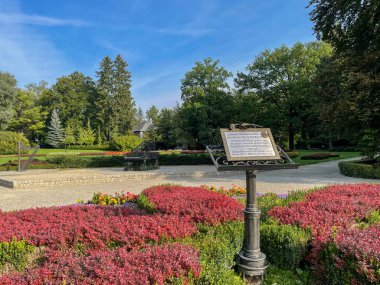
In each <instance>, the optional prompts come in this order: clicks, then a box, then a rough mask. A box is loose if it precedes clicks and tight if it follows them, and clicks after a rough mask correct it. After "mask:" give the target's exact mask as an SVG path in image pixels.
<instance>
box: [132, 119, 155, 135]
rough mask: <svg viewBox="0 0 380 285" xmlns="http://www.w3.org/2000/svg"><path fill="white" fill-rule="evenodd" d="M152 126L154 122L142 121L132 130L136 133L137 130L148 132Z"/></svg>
mask: <svg viewBox="0 0 380 285" xmlns="http://www.w3.org/2000/svg"><path fill="white" fill-rule="evenodd" d="M151 127H153V123H152V122H151V121H145V122H142V123H141V124H139V125H137V126H136V127H134V128H133V129H132V131H133V132H134V133H137V132H146V131H147V130H149V129H150V128H151Z"/></svg>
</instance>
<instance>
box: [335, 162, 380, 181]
mask: <svg viewBox="0 0 380 285" xmlns="http://www.w3.org/2000/svg"><path fill="white" fill-rule="evenodd" d="M365 162H366V161H341V162H339V163H338V167H339V170H340V173H341V174H343V175H345V176H350V177H360V178H369V179H380V167H376V164H373V165H371V164H366V163H365Z"/></svg>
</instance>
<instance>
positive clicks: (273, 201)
mask: <svg viewBox="0 0 380 285" xmlns="http://www.w3.org/2000/svg"><path fill="white" fill-rule="evenodd" d="M257 203H258V206H259V208H260V211H261V215H260V220H261V221H265V220H267V219H268V218H269V216H268V214H267V213H268V211H269V210H271V209H272V208H273V207H275V206H282V204H283V200H282V199H281V198H280V197H278V195H276V194H274V193H267V194H265V195H263V196H259V197H258V198H257Z"/></svg>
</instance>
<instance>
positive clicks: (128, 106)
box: [111, 55, 136, 134]
mask: <svg viewBox="0 0 380 285" xmlns="http://www.w3.org/2000/svg"><path fill="white" fill-rule="evenodd" d="M127 67H128V64H127V63H126V61H125V60H124V59H123V58H122V57H121V55H117V56H116V58H115V60H114V62H113V87H114V88H113V94H112V97H111V99H112V100H111V108H112V119H111V122H112V125H113V126H114V129H115V130H116V131H118V132H120V133H122V134H126V133H127V132H129V131H130V130H131V129H132V127H133V125H134V124H135V120H134V119H135V116H136V108H135V102H134V99H133V97H132V93H131V73H130V72H129V71H128V69H127Z"/></svg>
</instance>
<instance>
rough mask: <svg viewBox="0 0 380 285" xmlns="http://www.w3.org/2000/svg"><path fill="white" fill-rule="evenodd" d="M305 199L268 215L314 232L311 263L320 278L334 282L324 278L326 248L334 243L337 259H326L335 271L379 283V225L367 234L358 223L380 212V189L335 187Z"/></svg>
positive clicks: (362, 186) (276, 209) (275, 209)
mask: <svg viewBox="0 0 380 285" xmlns="http://www.w3.org/2000/svg"><path fill="white" fill-rule="evenodd" d="M304 199H305V200H304V201H300V202H295V203H290V205H289V207H274V208H273V209H272V210H270V211H269V215H270V216H272V217H274V218H276V219H278V220H279V221H280V223H282V224H291V225H296V226H299V227H301V228H304V229H306V228H310V229H311V231H312V234H313V239H312V246H313V247H312V250H311V252H310V254H309V256H308V259H309V260H310V262H311V263H312V265H313V266H314V267H315V268H316V269H317V272H318V274H319V277H322V278H326V277H327V278H332V279H333V277H332V276H325V275H326V271H328V270H327V268H326V264H325V263H324V262H325V260H324V258H323V255H322V253H323V251H324V249H325V247H326V246H329V245H330V244H331V243H332V244H334V245H335V246H336V247H337V252H334V253H333V254H334V255H335V257H331V256H329V257H327V259H331V258H333V259H334V260H335V261H334V267H335V268H339V267H341V268H342V270H346V271H348V272H350V271H354V272H359V273H360V274H359V275H360V278H361V279H363V280H365V282H364V283H366V282H367V283H370V282H374V281H376V282H380V262H379V260H380V251H379V248H378V245H379V243H378V239H379V233H380V225H379V224H376V225H373V226H371V227H369V228H368V229H365V230H362V229H360V228H359V223H361V222H362V221H365V220H366V219H367V216H368V215H369V214H370V213H371V212H372V211H379V210H380V185H379V184H356V185H335V186H330V187H327V188H325V189H322V190H319V191H315V192H312V193H310V194H308V195H306V196H305V198H304ZM336 256H340V257H341V258H340V259H339V258H336ZM351 259H353V260H354V262H350V264H351V265H352V264H355V267H354V268H351V267H350V266H348V263H347V264H346V263H345V262H346V261H348V260H351ZM349 274H351V275H349V276H350V277H348V278H354V277H352V276H353V275H355V274H353V273H352V272H350V273H349ZM360 278H356V279H355V280H359V279H360ZM353 280H354V279H353ZM330 282H332V281H331V279H330ZM358 282H359V281H358ZM331 284H335V283H331ZM337 284H338V283H337ZM358 284H361V283H358Z"/></svg>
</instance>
